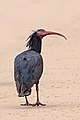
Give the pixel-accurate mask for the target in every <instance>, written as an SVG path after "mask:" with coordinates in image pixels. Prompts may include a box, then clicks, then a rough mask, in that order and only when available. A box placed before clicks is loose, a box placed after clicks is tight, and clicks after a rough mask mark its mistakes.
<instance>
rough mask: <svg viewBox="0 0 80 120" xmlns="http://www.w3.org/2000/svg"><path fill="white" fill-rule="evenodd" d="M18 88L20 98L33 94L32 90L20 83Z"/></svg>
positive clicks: (17, 82) (17, 85)
mask: <svg viewBox="0 0 80 120" xmlns="http://www.w3.org/2000/svg"><path fill="white" fill-rule="evenodd" d="M16 88H17V92H18V96H19V97H24V96H28V95H30V94H31V89H28V88H27V87H26V84H24V83H19V81H16Z"/></svg>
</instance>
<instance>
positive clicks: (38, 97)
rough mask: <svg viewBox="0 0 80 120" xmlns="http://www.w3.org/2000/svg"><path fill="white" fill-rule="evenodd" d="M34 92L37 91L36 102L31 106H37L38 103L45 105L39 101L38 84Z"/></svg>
mask: <svg viewBox="0 0 80 120" xmlns="http://www.w3.org/2000/svg"><path fill="white" fill-rule="evenodd" d="M36 92H37V102H36V103H35V104H33V106H39V105H42V106H45V105H46V104H42V103H41V102H40V101H39V87H38V84H36Z"/></svg>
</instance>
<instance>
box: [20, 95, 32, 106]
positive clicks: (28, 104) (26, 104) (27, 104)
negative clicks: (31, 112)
mask: <svg viewBox="0 0 80 120" xmlns="http://www.w3.org/2000/svg"><path fill="white" fill-rule="evenodd" d="M25 100H26V103H25V104H21V105H22V106H32V104H30V103H29V102H28V99H27V96H25Z"/></svg>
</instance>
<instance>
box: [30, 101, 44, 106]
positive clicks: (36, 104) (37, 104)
mask: <svg viewBox="0 0 80 120" xmlns="http://www.w3.org/2000/svg"><path fill="white" fill-rule="evenodd" d="M39 105H41V106H46V104H42V103H40V102H36V103H35V104H32V106H39Z"/></svg>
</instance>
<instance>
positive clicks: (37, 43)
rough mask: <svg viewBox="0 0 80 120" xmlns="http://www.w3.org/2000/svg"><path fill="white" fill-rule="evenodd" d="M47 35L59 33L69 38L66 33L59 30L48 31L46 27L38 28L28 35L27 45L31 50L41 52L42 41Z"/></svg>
mask: <svg viewBox="0 0 80 120" xmlns="http://www.w3.org/2000/svg"><path fill="white" fill-rule="evenodd" d="M47 35H59V36H61V37H64V38H65V39H67V38H66V37H65V36H64V35H62V34H61V33H57V32H51V31H46V30H44V29H38V30H36V31H34V32H33V34H32V35H30V36H29V37H28V39H27V40H28V42H27V45H26V46H27V47H29V49H31V50H35V51H36V52H38V53H40V52H41V43H42V41H41V40H42V38H43V37H45V36H47Z"/></svg>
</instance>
